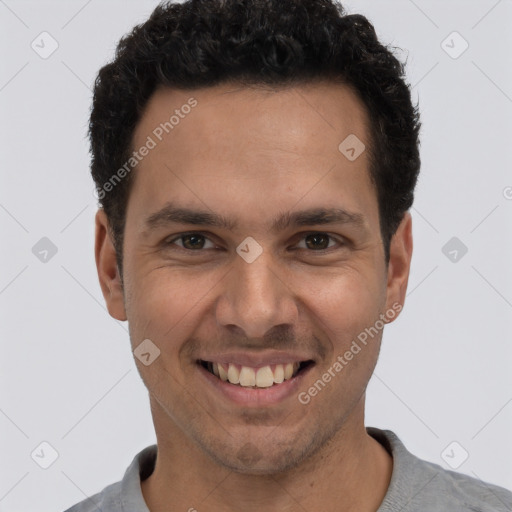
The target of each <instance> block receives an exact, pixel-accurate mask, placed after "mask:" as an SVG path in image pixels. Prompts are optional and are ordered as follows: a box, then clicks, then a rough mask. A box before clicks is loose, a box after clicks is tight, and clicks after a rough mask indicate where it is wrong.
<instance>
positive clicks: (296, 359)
mask: <svg viewBox="0 0 512 512" xmlns="http://www.w3.org/2000/svg"><path fill="white" fill-rule="evenodd" d="M199 359H200V360H201V361H208V362H210V363H223V364H228V363H233V364H238V365H240V366H249V367H253V368H257V367H261V366H267V365H268V366H270V365H273V364H287V363H301V362H304V361H312V360H313V358H312V357H310V356H309V355H306V354H296V353H293V352H281V351H266V352H223V353H220V354H211V355H202V356H200V357H199Z"/></svg>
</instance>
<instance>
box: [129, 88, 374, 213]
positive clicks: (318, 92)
mask: <svg viewBox="0 0 512 512" xmlns="http://www.w3.org/2000/svg"><path fill="white" fill-rule="evenodd" d="M368 134H369V130H368V117H367V113H366V109H365V107H364V105H363V103H362V102H361V101H360V99H359V98H358V96H357V95H356V94H355V93H354V92H353V91H352V90H351V89H350V88H349V87H347V86H344V85H340V84H334V83H322V82H319V83H312V84H307V85H300V86H293V87H291V86H290V87H279V88H276V89H270V88H268V87H259V86H258V87H247V86H244V87H242V86H240V85H237V84H223V85H219V86H216V87H209V88H202V89H194V90H176V89H171V88H163V87H162V88H160V89H158V90H157V91H156V92H155V93H154V94H153V96H152V97H151V98H150V100H149V102H148V104H147V106H146V108H145V111H144V113H143V116H142V118H141V120H140V122H139V124H138V126H137V128H136V130H135V133H134V137H133V145H132V146H133V149H134V150H137V149H139V148H141V147H143V146H145V145H146V146H152V149H151V150H150V151H147V152H146V153H147V155H146V156H145V157H144V158H143V159H142V160H141V161H140V163H138V164H137V166H136V169H135V171H134V176H133V178H134V183H133V188H132V192H131V195H130V201H129V203H136V206H138V207H139V210H140V211H139V213H142V211H143V210H144V211H145V212H146V213H150V212H148V209H151V210H153V211H154V210H156V208H157V206H160V207H162V206H164V205H165V204H166V203H167V202H180V203H181V204H184V203H187V204H188V205H194V206H197V207H199V206H200V207H201V208H200V209H201V210H205V207H206V208H207V209H209V210H211V211H215V212H218V213H220V214H224V213H226V214H227V213H228V210H229V208H237V209H238V210H240V209H242V210H244V211H246V212H248V210H250V211H251V212H252V213H253V214H254V215H253V219H252V220H254V219H256V217H257V216H259V217H258V218H260V219H263V217H264V216H265V214H267V213H268V214H269V215H270V214H272V213H275V212H269V211H268V210H269V205H270V204H274V205H275V211H283V209H284V210H290V209H291V207H293V206H294V204H297V203H298V202H301V204H300V206H301V207H319V206H324V205H322V204H319V201H320V203H322V201H323V202H324V203H329V204H330V205H331V206H332V205H339V206H340V207H341V208H344V209H346V210H347V211H353V212H357V211H365V210H374V211H368V212H367V215H369V216H370V217H371V216H372V215H373V216H374V215H375V211H376V193H375V190H374V188H373V185H372V183H371V180H370V177H369V172H368V166H369V157H368V152H367V151H365V150H363V149H361V148H364V147H365V146H366V147H368V146H369V143H370V141H369V139H368ZM347 140H348V141H349V143H348V145H349V146H354V148H355V150H356V151H357V152H358V153H359V151H362V152H361V154H360V155H359V156H358V157H357V158H356V159H350V158H347V154H346V153H343V151H345V150H346V149H347V148H346V147H345V146H347V144H345V143H344V142H345V141H347ZM149 141H151V142H149ZM340 145H341V146H340ZM349 149H351V148H349ZM348 155H349V156H351V155H352V154H351V153H349V154H348ZM356 156H357V155H356ZM180 200H181V201H180ZM372 201H373V203H374V204H370V203H371V202H372ZM142 205H144V206H142ZM287 207H290V208H287ZM272 216H273V215H272ZM250 217H251V215H250V214H248V215H247V220H250ZM374 220H375V219H374ZM376 220H377V221H378V218H377V219H376Z"/></svg>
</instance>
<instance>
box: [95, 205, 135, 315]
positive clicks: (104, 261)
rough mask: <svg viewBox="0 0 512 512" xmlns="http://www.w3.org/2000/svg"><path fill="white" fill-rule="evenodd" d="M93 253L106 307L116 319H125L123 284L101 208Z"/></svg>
mask: <svg viewBox="0 0 512 512" xmlns="http://www.w3.org/2000/svg"><path fill="white" fill-rule="evenodd" d="M94 253H95V256H96V269H97V271H98V278H99V281H100V286H101V291H102V292H103V297H104V298H105V302H106V304H107V309H108V312H109V314H110V316H112V317H113V318H115V319H116V320H120V321H124V320H126V319H127V318H126V311H125V307H124V295H123V285H122V282H121V276H120V275H119V269H118V268H117V261H116V251H115V249H114V244H113V242H112V240H111V238H110V230H109V225H108V219H107V215H106V214H105V211H104V210H103V209H99V210H98V211H97V213H96V236H95V247H94Z"/></svg>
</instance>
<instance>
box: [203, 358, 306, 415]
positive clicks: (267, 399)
mask: <svg viewBox="0 0 512 512" xmlns="http://www.w3.org/2000/svg"><path fill="white" fill-rule="evenodd" d="M196 366H197V368H198V369H199V374H200V375H201V376H202V378H203V379H205V382H206V385H208V386H213V388H214V389H215V390H216V391H218V392H219V393H220V394H221V395H222V396H223V397H224V398H226V399H228V400H229V401H231V402H234V403H235V404H237V405H244V406H247V407H255V408H257V407H265V406H269V405H273V404H278V403H280V402H282V401H284V400H285V399H287V398H289V397H290V396H293V395H297V393H298V390H299V389H301V386H302V382H303V380H304V378H305V376H306V375H307V374H308V373H309V371H310V370H311V368H313V366H314V364H310V365H308V366H307V367H306V368H304V369H303V370H301V371H299V373H298V374H297V375H296V376H295V377H292V378H291V379H288V380H285V381H283V382H282V383H281V384H274V385H272V386H270V387H268V388H249V387H243V386H239V385H236V384H230V383H229V382H227V381H223V380H221V379H219V378H218V377H216V376H215V375H213V374H212V373H210V372H209V371H208V370H207V369H206V368H204V367H203V366H201V365H200V364H197V365H196Z"/></svg>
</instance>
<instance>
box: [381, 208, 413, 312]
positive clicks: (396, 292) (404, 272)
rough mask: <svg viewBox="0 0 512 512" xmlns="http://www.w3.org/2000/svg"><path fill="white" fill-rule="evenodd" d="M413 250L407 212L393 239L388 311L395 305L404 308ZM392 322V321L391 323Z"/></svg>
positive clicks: (388, 282) (390, 255) (387, 301)
mask: <svg viewBox="0 0 512 512" xmlns="http://www.w3.org/2000/svg"><path fill="white" fill-rule="evenodd" d="M412 249H413V241H412V218H411V214H410V213H409V212H408V211H407V212H405V214H404V217H403V219H402V221H401V222H400V225H399V226H398V228H397V230H396V232H395V234H394V235H393V237H392V238H391V244H390V248H389V264H388V281H387V290H386V311H387V310H389V309H391V308H392V307H393V304H395V305H396V304H400V305H401V306H403V304H404V302H405V295H406V292H407V283H408V281H409V271H410V268H411V258H412ZM397 316H398V315H397ZM397 316H395V317H394V318H396V317H397ZM391 321H392V320H390V322H391Z"/></svg>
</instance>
